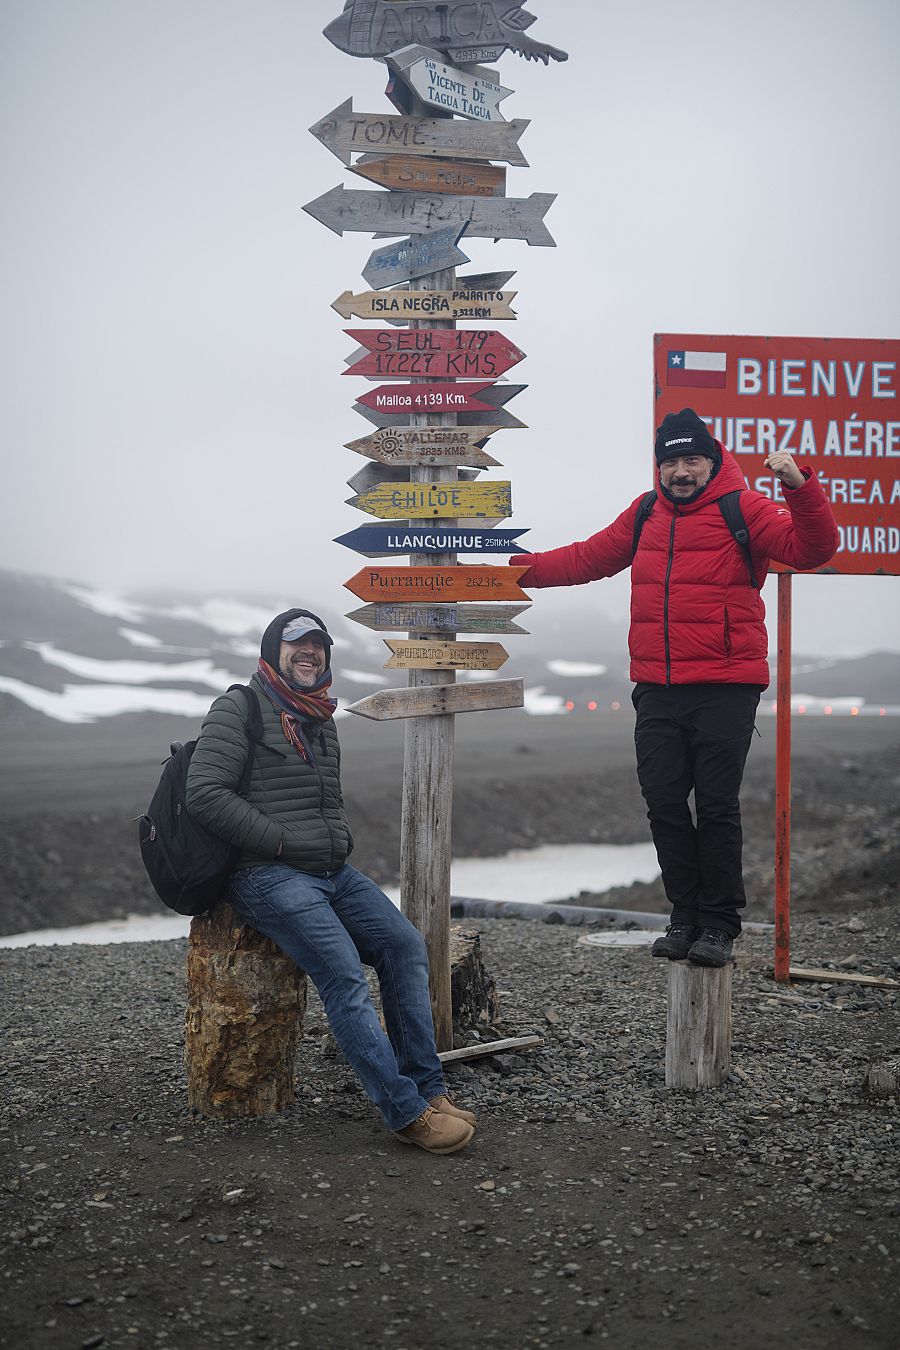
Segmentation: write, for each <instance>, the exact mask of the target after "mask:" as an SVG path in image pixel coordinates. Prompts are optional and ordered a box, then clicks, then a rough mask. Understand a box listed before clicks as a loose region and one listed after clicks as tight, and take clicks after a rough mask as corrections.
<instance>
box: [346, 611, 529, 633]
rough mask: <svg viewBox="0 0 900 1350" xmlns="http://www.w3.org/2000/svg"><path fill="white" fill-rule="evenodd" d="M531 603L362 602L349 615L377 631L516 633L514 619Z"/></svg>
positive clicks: (355, 620)
mask: <svg viewBox="0 0 900 1350" xmlns="http://www.w3.org/2000/svg"><path fill="white" fill-rule="evenodd" d="M530 608H531V606H530V605H477V604H476V605H472V604H466V605H363V606H362V607H361V608H360V609H354V610H351V611H350V613H349V614H348V615H347V616H346V617H347V618H348V619H353V621H354V623H361V624H362V625H363V627H364V628H372V629H374V630H375V632H376V633H389V632H398V631H399V632H401V633H411V632H415V633H506V634H509V635H514V634H516V633H518V634H521V635H522V636H527V630H526V629H524V628H520V627H519V625H518V624H517V623H513V620H514V619H516V618H518V616H519V615H520V614H524V613H525V612H526V611H527V610H529V609H530Z"/></svg>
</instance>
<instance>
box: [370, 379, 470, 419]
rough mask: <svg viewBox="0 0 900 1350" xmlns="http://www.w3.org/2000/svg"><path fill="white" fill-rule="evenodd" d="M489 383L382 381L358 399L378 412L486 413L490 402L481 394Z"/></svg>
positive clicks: (395, 413)
mask: <svg viewBox="0 0 900 1350" xmlns="http://www.w3.org/2000/svg"><path fill="white" fill-rule="evenodd" d="M489 387H490V386H489V385H487V384H380V385H378V387H377V388H375V389H370V390H369V392H368V393H367V394H363V395H362V396H361V397H360V398H359V399H358V400H357V402H358V403H362V404H363V406H364V407H366V408H372V409H374V411H375V412H387V413H393V414H394V415H395V416H396V415H397V414H398V413H445V412H446V413H452V412H479V413H480V412H485V411H487V409H489V408H490V406H491V405H490V404H489V403H486V402H484V400H482V399H480V398H479V397H478V396H479V394H480V393H481V392H482V390H484V389H487V388H489Z"/></svg>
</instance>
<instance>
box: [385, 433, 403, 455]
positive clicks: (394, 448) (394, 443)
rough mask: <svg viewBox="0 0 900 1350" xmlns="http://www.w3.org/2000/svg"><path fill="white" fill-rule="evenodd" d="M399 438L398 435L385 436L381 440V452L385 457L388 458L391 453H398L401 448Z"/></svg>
mask: <svg viewBox="0 0 900 1350" xmlns="http://www.w3.org/2000/svg"><path fill="white" fill-rule="evenodd" d="M402 448H403V447H402V445H401V442H400V438H399V437H398V436H385V438H384V440H383V441H382V442H381V453H382V454H383V455H384V457H385V459H390V458H391V456H392V455H399V454H400V451H401V450H402Z"/></svg>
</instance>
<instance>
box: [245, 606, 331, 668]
mask: <svg viewBox="0 0 900 1350" xmlns="http://www.w3.org/2000/svg"><path fill="white" fill-rule="evenodd" d="M299 617H302V618H306V619H311V620H312V622H313V623H314V624H315V626H316V628H318V630H319V631H320V633H321V634H322V636H323V637H324V639H325V663H326V665H329V666H330V665H331V643H332V639H331V637H330V635H329V633H328V629H327V628H326V627H325V625H324V623H323V622H322V620H321V619H320V618H319V616H318V614H313V612H312V610H310V609H286V610H285V611H284V613H283V614H278V615H276V616H275V618H274V619H273V620H272V622H271V623H270V624H269V626H268V628H267V629H266V631H265V632H264V633H263V635H262V642H261V643H260V644H259V654H260V656H261V657H262V659H263V660H264V661H267V662H268V664H269V665H270V666H271V667H272V669H273V670H277V669H278V658H279V656H280V655H281V635H282V633H283V632H284V629H285V625H286V624H287V623H288V622H289V620H291V619H296V618H299Z"/></svg>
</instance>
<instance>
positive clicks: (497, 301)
mask: <svg viewBox="0 0 900 1350" xmlns="http://www.w3.org/2000/svg"><path fill="white" fill-rule="evenodd" d="M434 237H435V236H434V235H433V234H418V235H416V239H418V240H428V239H434ZM380 251H381V250H379V252H380ZM372 256H373V257H374V256H375V255H374V254H373V255H372ZM517 293H518V292H516V291H497V290H480V291H479V290H474V289H473V290H469V289H466V290H461V289H460V290H455V291H384V292H380V291H363V292H362V293H361V294H360V295H354V294H353V292H352V291H344V293H343V295H339V296H338V298H337V300H335V301H334V302H333V304H332V306H331V308H332V309H336V310H337V312H338V314H340V316H341V318H343V319H351V318H354V317H355V318H357V319H387V320H389V321H390V322H391V323H393V322H396V321H397V320H399V321H400V322H401V323H408V322H409V321H410V320H411V319H490V320H492V321H493V320H496V319H514V318H515V317H516V315H515V313H514V312H513V310H511V309H510V305H511V304H512V302H513V300H514V299H515V297H516V295H517Z"/></svg>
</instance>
